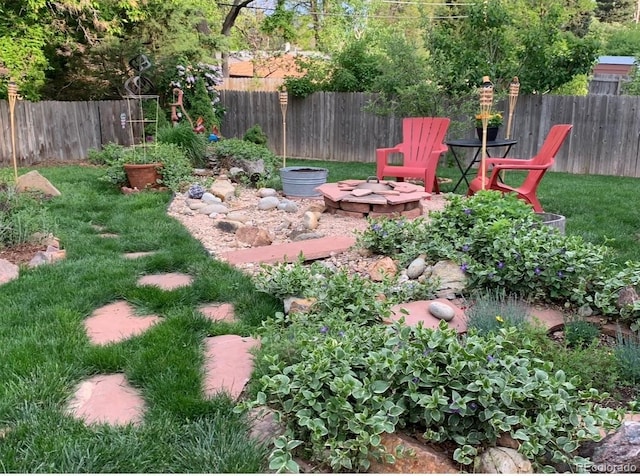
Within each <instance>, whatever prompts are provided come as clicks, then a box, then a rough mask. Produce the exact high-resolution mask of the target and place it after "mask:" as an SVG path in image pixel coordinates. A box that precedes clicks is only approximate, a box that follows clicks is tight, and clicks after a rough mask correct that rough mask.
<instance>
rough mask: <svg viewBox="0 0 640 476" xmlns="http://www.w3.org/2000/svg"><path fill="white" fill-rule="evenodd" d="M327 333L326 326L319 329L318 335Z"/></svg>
mask: <svg viewBox="0 0 640 476" xmlns="http://www.w3.org/2000/svg"><path fill="white" fill-rule="evenodd" d="M327 332H329V328H328V327H327V326H322V327H321V328H320V334H326V333H327Z"/></svg>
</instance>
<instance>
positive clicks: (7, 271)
mask: <svg viewBox="0 0 640 476" xmlns="http://www.w3.org/2000/svg"><path fill="white" fill-rule="evenodd" d="M19 274H20V267H19V266H18V265H15V264H13V263H11V262H10V261H7V260H6V259H0V284H5V283H8V282H9V281H13V280H14V279H16V278H17V277H18V276H19Z"/></svg>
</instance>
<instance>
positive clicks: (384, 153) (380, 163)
mask: <svg viewBox="0 0 640 476" xmlns="http://www.w3.org/2000/svg"><path fill="white" fill-rule="evenodd" d="M393 153H401V150H400V148H399V147H398V146H396V147H387V148H384V149H376V166H377V168H378V170H380V168H381V167H384V166H385V165H387V157H388V156H389V155H390V154H393Z"/></svg>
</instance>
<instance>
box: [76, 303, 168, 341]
mask: <svg viewBox="0 0 640 476" xmlns="http://www.w3.org/2000/svg"><path fill="white" fill-rule="evenodd" d="M159 321H160V317H158V316H154V315H151V316H138V315H136V313H135V309H134V308H133V307H132V306H131V305H130V304H129V303H127V302H126V301H116V302H114V303H111V304H107V305H106V306H103V307H101V308H98V309H96V310H95V311H94V312H93V314H91V317H89V318H87V319H85V321H84V327H85V331H86V333H87V335H88V336H89V340H90V341H91V343H92V344H95V345H104V344H110V343H114V342H120V341H123V340H126V339H129V338H130V337H133V336H136V335H139V334H142V333H143V332H144V331H146V330H147V329H148V328H149V327H151V326H153V325H154V324H156V323H158V322H159Z"/></svg>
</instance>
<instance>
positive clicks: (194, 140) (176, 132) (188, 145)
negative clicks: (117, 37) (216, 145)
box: [156, 124, 208, 167]
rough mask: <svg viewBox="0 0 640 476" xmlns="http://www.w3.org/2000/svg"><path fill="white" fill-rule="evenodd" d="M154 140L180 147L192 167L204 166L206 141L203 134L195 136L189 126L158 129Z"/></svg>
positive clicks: (181, 125)
mask: <svg viewBox="0 0 640 476" xmlns="http://www.w3.org/2000/svg"><path fill="white" fill-rule="evenodd" d="M156 140H157V141H158V142H162V143H164V144H175V145H177V146H178V147H180V149H182V150H183V152H184V153H185V155H186V156H187V158H188V159H189V161H190V162H191V164H192V165H193V166H194V167H203V166H204V156H205V151H206V148H207V140H208V139H207V138H206V137H205V136H204V134H196V133H195V132H194V131H193V129H192V128H191V126H190V125H189V124H180V125H178V126H177V127H163V128H161V129H158V135H157V139H156Z"/></svg>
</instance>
